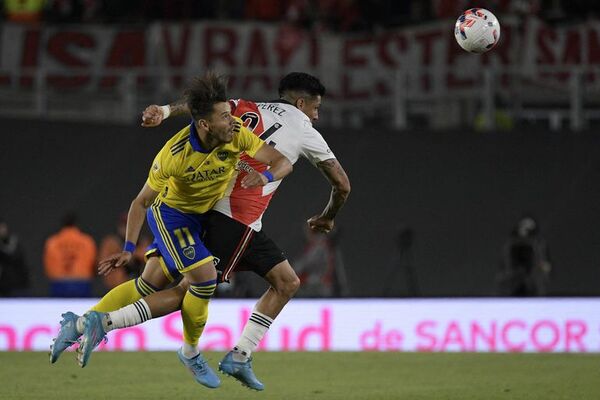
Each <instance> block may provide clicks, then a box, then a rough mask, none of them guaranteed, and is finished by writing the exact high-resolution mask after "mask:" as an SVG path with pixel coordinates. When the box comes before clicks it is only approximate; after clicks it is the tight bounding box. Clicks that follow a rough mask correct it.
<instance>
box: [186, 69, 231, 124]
mask: <svg viewBox="0 0 600 400" xmlns="http://www.w3.org/2000/svg"><path fill="white" fill-rule="evenodd" d="M184 96H185V99H186V102H187V106H188V108H189V110H190V113H191V114H192V117H193V118H194V120H196V121H197V120H199V119H203V118H206V117H208V116H209V115H210V114H211V113H212V112H213V107H214V105H215V104H216V103H221V102H224V101H227V78H226V77H225V76H223V75H218V74H216V73H215V72H212V71H211V72H207V73H206V74H205V75H204V76H199V77H196V78H194V79H193V80H192V83H191V85H190V86H189V88H188V89H187V90H186V91H185V93H184Z"/></svg>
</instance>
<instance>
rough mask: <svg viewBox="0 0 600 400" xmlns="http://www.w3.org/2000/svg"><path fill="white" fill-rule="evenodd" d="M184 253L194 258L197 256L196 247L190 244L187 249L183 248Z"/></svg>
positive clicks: (191, 258)
mask: <svg viewBox="0 0 600 400" xmlns="http://www.w3.org/2000/svg"><path fill="white" fill-rule="evenodd" d="M183 255H184V256H186V257H187V258H189V259H190V260H193V259H194V257H196V249H194V248H193V247H192V246H188V247H186V248H185V249H183Z"/></svg>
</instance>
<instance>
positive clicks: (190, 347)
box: [181, 342, 200, 358]
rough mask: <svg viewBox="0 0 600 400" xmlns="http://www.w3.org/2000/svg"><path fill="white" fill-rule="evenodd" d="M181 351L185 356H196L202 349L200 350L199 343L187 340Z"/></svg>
mask: <svg viewBox="0 0 600 400" xmlns="http://www.w3.org/2000/svg"><path fill="white" fill-rule="evenodd" d="M181 352H182V353H183V356H184V357H185V358H194V357H196V356H197V355H198V354H200V350H198V346H197V345H195V344H189V343H185V342H184V343H183V346H181Z"/></svg>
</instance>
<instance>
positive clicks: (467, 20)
mask: <svg viewBox="0 0 600 400" xmlns="http://www.w3.org/2000/svg"><path fill="white" fill-rule="evenodd" d="M454 37H455V38H456V41H457V42H458V44H459V45H460V47H462V48H463V49H465V50H466V51H469V52H471V53H479V54H480V53H485V52H486V51H488V50H490V49H491V48H492V47H494V46H495V45H496V43H498V40H499V39H500V23H499V22H498V18H496V16H495V15H494V14H492V13H491V12H489V11H488V10H486V9H483V8H470V9H468V10H466V11H465V12H464V13H462V15H461V16H460V17H459V18H458V19H457V20H456V24H455V25H454Z"/></svg>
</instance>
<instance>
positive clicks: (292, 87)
mask: <svg viewBox="0 0 600 400" xmlns="http://www.w3.org/2000/svg"><path fill="white" fill-rule="evenodd" d="M288 92H305V93H307V94H308V95H309V96H317V95H319V96H321V97H323V96H325V86H323V84H322V83H321V81H320V80H319V78H317V77H315V76H312V75H310V74H307V73H304V72H291V73H289V74H287V75H286V76H284V77H283V78H281V81H280V82H279V96H280V97H283V96H284V95H285V94H286V93H288Z"/></svg>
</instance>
